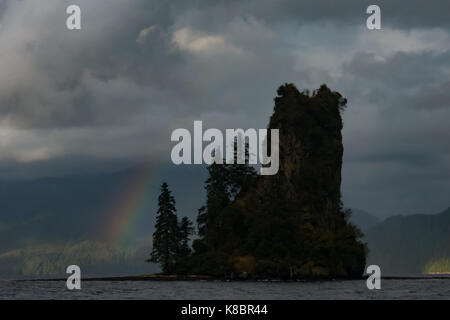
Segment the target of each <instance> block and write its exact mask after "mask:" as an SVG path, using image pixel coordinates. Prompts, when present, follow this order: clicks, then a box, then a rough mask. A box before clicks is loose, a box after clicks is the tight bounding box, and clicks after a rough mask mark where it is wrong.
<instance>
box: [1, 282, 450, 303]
mask: <svg viewBox="0 0 450 320" xmlns="http://www.w3.org/2000/svg"><path fill="white" fill-rule="evenodd" d="M0 288H1V290H0V299H88V300H91V299H95V300H97V299H99V300H107V299H113V300H114V299H141V300H159V299H173V300H183V299H189V300H197V299H198V300H242V299H244V300H266V299H267V300H308V299H320V300H341V299H344V300H347V299H350V300H353V299H438V300H442V299H443V300H450V277H449V278H448V279H406V280H404V279H402V280H386V279H384V280H382V283H381V290H368V289H367V287H366V281H365V280H352V281H318V282H223V281H173V282H165V281H85V282H83V281H82V284H81V290H74V291H70V290H67V289H66V283H65V282H64V281H55V282H52V281H51V282H46V281H14V280H0Z"/></svg>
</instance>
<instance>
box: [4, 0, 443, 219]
mask: <svg viewBox="0 0 450 320" xmlns="http://www.w3.org/2000/svg"><path fill="white" fill-rule="evenodd" d="M376 3H377V4H378V5H379V6H380V8H381V26H382V29H381V30H368V29H367V28H366V19H367V17H368V15H367V14H366V8H367V7H368V5H370V4H372V1H361V0H350V1H339V3H338V4H337V3H336V1H331V0H321V1H300V0H295V1H294V0H289V1H288V0H281V1H268V0H239V1H234V0H227V1H207V0H204V1H202V0H197V1H189V2H187V1H153V0H128V1H120V0H108V1H91V0H78V1H76V0H71V1H65V0H46V1H35V0H0V70H1V71H0V150H1V152H0V179H19V178H20V179H23V178H30V179H31V178H36V177H39V176H48V175H61V174H73V173H80V172H97V171H102V170H103V171H105V170H106V171H107V170H118V169H123V168H126V167H129V166H133V165H136V164H139V163H143V162H151V161H169V159H170V150H171V148H172V146H173V144H172V143H171V141H170V133H171V132H172V131H173V130H174V129H176V128H187V129H189V130H192V128H193V121H194V120H202V121H203V126H204V127H205V128H206V127H209V128H240V127H242V128H265V127H266V126H267V123H268V119H269V117H270V115H271V114H272V112H273V97H274V96H275V95H276V89H277V88H278V86H280V85H281V84H283V83H285V82H293V83H295V84H296V86H297V87H298V88H299V89H300V90H303V89H310V90H314V89H316V88H318V87H319V86H320V85H321V84H322V83H326V84H327V85H328V86H329V87H330V88H331V89H332V90H336V91H339V92H340V93H341V94H342V95H343V96H345V97H346V98H347V99H348V108H347V109H346V111H345V113H344V131H343V138H344V148H345V152H344V166H343V187H342V189H343V199H344V203H345V205H346V206H347V207H356V208H360V209H364V210H366V211H369V212H372V213H374V214H377V215H380V216H385V215H388V214H411V213H436V212H439V211H442V210H444V209H445V208H447V207H449V206H450V200H449V197H448V190H450V139H448V137H449V135H450V126H449V119H450V31H449V30H450V29H449V27H450V19H449V12H450V2H448V1H427V2H425V1H419V0H411V1H407V2H400V1H377V2H376ZM70 4H76V5H79V6H80V8H81V12H82V29H81V30H78V31H69V30H67V28H66V19H67V14H66V8H67V6H69V5H70Z"/></svg>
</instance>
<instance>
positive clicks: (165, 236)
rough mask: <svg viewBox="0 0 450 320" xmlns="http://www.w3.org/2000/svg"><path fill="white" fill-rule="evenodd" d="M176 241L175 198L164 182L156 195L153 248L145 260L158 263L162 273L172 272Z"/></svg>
mask: <svg viewBox="0 0 450 320" xmlns="http://www.w3.org/2000/svg"><path fill="white" fill-rule="evenodd" d="M178 243H179V230H178V219H177V215H176V208H175V199H174V197H173V196H172V195H171V192H170V190H169V187H168V185H167V183H165V182H164V183H163V184H162V185H161V194H160V195H159V197H158V211H157V216H156V225H155V232H154V233H153V250H152V253H151V257H150V259H148V260H147V261H148V262H155V263H159V264H160V265H161V268H162V271H163V273H166V274H170V273H172V272H173V271H174V268H175V265H176V261H177V254H178V251H179V250H178V245H179V244H178Z"/></svg>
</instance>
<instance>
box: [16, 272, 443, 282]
mask: <svg viewBox="0 0 450 320" xmlns="http://www.w3.org/2000/svg"><path fill="white" fill-rule="evenodd" d="M367 278H368V276H362V277H360V278H330V279H326V278H315V279H314V278H309V279H306V278H305V279H280V278H269V279H240V278H235V279H225V278H220V277H212V276H206V275H158V274H149V275H135V276H115V277H88V278H84V279H82V281H223V282H318V281H351V280H366V279H367ZM11 280H13V279H11ZM381 280H450V274H449V273H439V274H430V275H423V276H384V277H383V276H382V277H381ZM13 281H34V282H36V281H43V282H49V281H67V278H49V279H45V278H43V279H16V280H13Z"/></svg>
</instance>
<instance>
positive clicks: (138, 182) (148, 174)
mask: <svg viewBox="0 0 450 320" xmlns="http://www.w3.org/2000/svg"><path fill="white" fill-rule="evenodd" d="M162 163H163V162H162V161H158V162H157V163H154V162H153V163H152V165H147V166H144V167H140V168H139V169H136V170H135V172H133V173H132V175H131V177H130V178H128V179H127V181H126V182H125V183H124V185H123V187H121V191H120V192H119V194H118V195H117V197H116V200H115V201H114V202H113V204H112V205H111V206H110V207H108V209H107V216H108V217H109V218H108V221H107V223H106V225H105V227H104V228H102V229H103V231H102V232H101V236H100V238H101V239H103V240H104V241H105V242H106V243H108V244H111V245H124V244H125V243H126V241H127V240H128V239H129V238H130V236H131V235H132V234H133V231H134V230H135V228H136V226H137V225H138V223H137V222H138V220H139V219H138V218H139V216H140V215H142V213H144V212H145V211H146V210H145V208H146V207H147V205H148V203H149V202H150V200H151V199H152V197H151V191H152V190H155V187H157V185H158V184H160V183H162V182H161V181H160V178H161V177H160V175H161V167H162ZM147 213H148V212H147Z"/></svg>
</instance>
